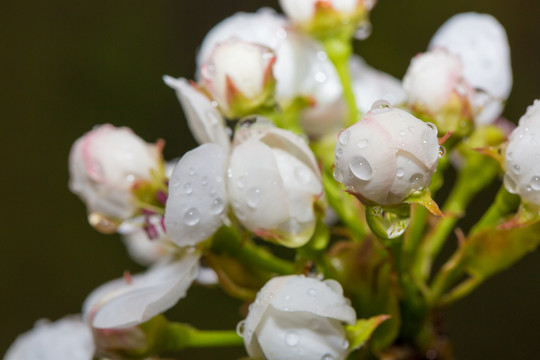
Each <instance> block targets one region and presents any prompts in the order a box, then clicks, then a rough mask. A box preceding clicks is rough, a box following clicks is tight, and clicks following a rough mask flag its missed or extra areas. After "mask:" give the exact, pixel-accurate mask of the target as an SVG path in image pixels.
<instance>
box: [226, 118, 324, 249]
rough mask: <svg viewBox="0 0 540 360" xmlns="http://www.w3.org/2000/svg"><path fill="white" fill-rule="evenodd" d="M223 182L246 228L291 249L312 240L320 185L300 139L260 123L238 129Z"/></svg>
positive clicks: (237, 214)
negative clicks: (225, 178) (225, 182)
mask: <svg viewBox="0 0 540 360" xmlns="http://www.w3.org/2000/svg"><path fill="white" fill-rule="evenodd" d="M227 180H228V181H227V188H228V194H229V198H230V199H231V204H232V208H233V210H234V214H235V215H236V217H237V218H238V220H239V221H240V222H241V223H242V225H244V226H245V227H246V228H247V229H248V230H250V231H253V232H254V233H256V234H257V235H259V236H261V237H263V238H266V239H271V240H274V241H277V242H279V243H281V244H282V245H285V246H289V247H297V246H301V245H303V244H305V243H306V242H307V241H308V240H309V239H310V237H311V235H312V234H313V232H314V229H315V224H316V216H315V211H314V204H315V201H316V200H317V199H318V198H319V197H320V196H321V195H322V193H323V188H322V182H321V174H320V171H319V168H318V166H317V162H316V160H315V157H314V155H313V153H312V152H311V150H310V149H309V147H308V145H307V144H306V142H305V141H304V140H303V139H301V138H299V137H298V136H296V135H294V134H292V133H291V132H289V131H286V130H283V129H279V128H276V127H273V126H271V125H270V124H265V123H264V122H261V121H258V122H256V123H254V124H253V125H251V126H249V127H243V128H240V129H239V130H237V132H236V134H235V146H234V148H233V150H232V153H231V158H230V162H229V169H228V179H227Z"/></svg>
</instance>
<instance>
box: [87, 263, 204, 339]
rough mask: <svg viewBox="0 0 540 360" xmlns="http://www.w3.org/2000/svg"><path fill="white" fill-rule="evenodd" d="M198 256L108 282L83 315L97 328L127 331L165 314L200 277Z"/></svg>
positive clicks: (91, 297) (90, 297)
mask: <svg viewBox="0 0 540 360" xmlns="http://www.w3.org/2000/svg"><path fill="white" fill-rule="evenodd" d="M199 257H200V255H199V254H197V253H185V254H184V255H183V257H182V258H181V259H180V260H177V261H174V262H170V263H160V264H157V265H155V266H153V267H152V268H150V269H148V270H147V271H146V272H145V273H142V274H138V275H134V276H130V278H129V281H126V278H120V279H117V280H113V281H111V282H108V283H106V284H104V285H102V286H100V287H99V288H97V289H96V290H94V291H93V292H92V293H91V294H90V295H89V296H88V297H87V298H86V300H85V302H84V305H83V313H84V316H85V319H86V321H87V322H89V324H90V325H91V326H92V327H94V328H101V329H113V328H126V327H131V326H135V325H138V324H141V323H143V322H146V321H147V320H150V319H151V318H153V317H154V316H156V315H158V314H160V313H162V312H165V311H166V310H168V309H169V308H171V307H172V306H174V305H175V304H176V303H177V302H178V300H180V299H181V298H183V297H184V296H185V295H186V291H187V290H188V289H189V287H190V286H191V283H192V282H193V280H194V279H195V277H196V276H197V270H198V267H199Z"/></svg>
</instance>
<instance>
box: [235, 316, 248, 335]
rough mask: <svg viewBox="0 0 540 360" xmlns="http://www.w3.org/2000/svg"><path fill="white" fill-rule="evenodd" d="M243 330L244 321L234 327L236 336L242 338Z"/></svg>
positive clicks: (244, 326) (244, 327) (244, 328)
mask: <svg viewBox="0 0 540 360" xmlns="http://www.w3.org/2000/svg"><path fill="white" fill-rule="evenodd" d="M245 330H246V320H242V321H240V322H239V323H238V324H237V325H236V333H237V334H238V336H240V337H244V331H245Z"/></svg>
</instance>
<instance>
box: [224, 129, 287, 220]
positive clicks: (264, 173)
mask: <svg viewBox="0 0 540 360" xmlns="http://www.w3.org/2000/svg"><path fill="white" fill-rule="evenodd" d="M228 175H229V177H228V190H229V196H230V199H231V203H232V206H233V209H234V212H235V215H236V217H237V218H238V220H240V222H241V223H242V225H244V226H245V227H246V228H248V229H249V230H252V231H253V230H259V229H261V230H262V229H266V230H269V229H275V228H276V227H277V226H278V225H279V224H281V223H282V222H284V221H286V220H287V219H288V218H289V210H288V204H287V202H288V200H287V194H286V191H285V188H284V185H283V180H282V179H281V177H280V174H279V169H278V165H277V162H276V159H275V158H274V155H273V153H272V150H271V149H270V148H269V147H268V146H266V145H264V144H262V143H260V142H258V141H257V140H254V139H252V140H247V141H244V142H243V143H241V144H240V145H238V146H236V147H235V148H234V149H233V152H232V154H231V160H230V166H229V174H228Z"/></svg>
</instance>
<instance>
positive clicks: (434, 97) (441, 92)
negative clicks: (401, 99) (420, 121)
mask: <svg viewBox="0 0 540 360" xmlns="http://www.w3.org/2000/svg"><path fill="white" fill-rule="evenodd" d="M403 88H404V90H405V92H406V94H407V103H408V104H409V106H411V108H413V109H414V110H416V111H418V112H420V113H425V114H427V115H429V116H430V117H431V118H433V119H434V120H435V121H436V123H437V126H438V127H439V128H440V129H441V130H443V131H444V132H451V131H456V130H457V129H458V128H459V127H460V126H461V122H462V121H464V120H468V119H469V118H470V117H471V116H472V109H471V101H472V99H473V97H474V90H473V88H472V87H471V86H470V85H469V84H468V83H467V82H466V81H465V79H464V78H463V64H462V62H461V60H460V59H459V58H458V57H457V56H455V55H453V54H451V53H449V52H448V51H446V50H444V49H435V50H431V51H429V52H426V53H423V54H419V55H417V56H416V57H415V58H413V59H412V60H411V65H410V66H409V68H408V69H407V73H406V74H405V76H404V77H403Z"/></svg>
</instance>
